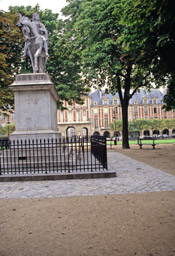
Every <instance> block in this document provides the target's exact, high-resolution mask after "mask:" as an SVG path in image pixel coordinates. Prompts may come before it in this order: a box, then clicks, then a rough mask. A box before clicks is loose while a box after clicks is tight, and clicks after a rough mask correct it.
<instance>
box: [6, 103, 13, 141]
mask: <svg viewBox="0 0 175 256" xmlns="http://www.w3.org/2000/svg"><path fill="white" fill-rule="evenodd" d="M11 108H12V107H11V106H10V105H9V104H7V105H6V109H7V111H8V112H10V109H11ZM9 114H10V113H8V119H7V120H8V121H7V124H8V138H9V134H10V127H9V124H10V121H9Z"/></svg>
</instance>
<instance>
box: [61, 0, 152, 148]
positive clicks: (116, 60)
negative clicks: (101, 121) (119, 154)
mask: <svg viewBox="0 0 175 256" xmlns="http://www.w3.org/2000/svg"><path fill="white" fill-rule="evenodd" d="M122 8H123V5H121V1H119V0H117V1H116V0H115V1H114V0H108V1H106V0H83V1H80V0H73V1H69V5H68V6H67V7H66V8H64V9H63V13H64V14H65V15H67V16H68V22H69V23H68V24H71V26H70V27H68V28H67V29H68V32H69V34H70V35H71V39H72V44H73V45H74V46H76V50H77V51H78V52H79V56H80V58H81V64H82V66H81V67H82V74H83V77H84V79H85V84H88V85H89V86H94V84H95V85H97V86H99V87H102V86H105V85H107V87H108V91H110V92H112V93H115V92H118V93H119V97H120V102H121V107H122V120H123V127H122V133H123V147H124V148H129V143H128V105H129V100H130V98H131V97H132V96H133V95H134V93H135V92H136V91H137V90H138V89H139V88H140V87H142V86H146V87H147V88H151V86H152V84H153V82H154V77H153V76H152V73H151V65H149V63H148V62H147V66H146V68H145V67H144V65H142V66H141V65H140V63H141V61H143V58H140V56H141V54H142V52H141V50H142V49H141V47H137V48H136V47H135V46H134V45H132V46H130V47H128V45H127V44H126V45H125V44H124V43H123V42H121V40H119V39H121V37H122V34H123V33H124V31H125V30H126V25H125V24H122V22H121V18H120V17H121V14H122V12H123V9H122ZM72 44H71V45H72Z"/></svg>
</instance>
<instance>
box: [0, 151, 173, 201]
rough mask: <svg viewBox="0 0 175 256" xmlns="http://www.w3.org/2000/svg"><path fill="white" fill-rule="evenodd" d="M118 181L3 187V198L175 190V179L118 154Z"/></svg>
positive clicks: (111, 161) (112, 163)
mask: <svg viewBox="0 0 175 256" xmlns="http://www.w3.org/2000/svg"><path fill="white" fill-rule="evenodd" d="M108 166H109V170H115V171H116V173H117V177H116V178H108V179H107V178H105V179H102V178H101V179H83V180H57V181H33V182H31V181H27V182H2V183H0V198H1V199H11V198H51V197H72V196H93V195H115V194H127V193H142V192H154V191H171V190H175V176H174V175H171V174H168V173H166V172H163V171H160V170H158V169H155V168H153V167H151V166H149V165H146V164H144V163H142V162H138V161H136V160H134V159H131V158H129V157H127V156H124V155H122V154H120V153H117V152H108Z"/></svg>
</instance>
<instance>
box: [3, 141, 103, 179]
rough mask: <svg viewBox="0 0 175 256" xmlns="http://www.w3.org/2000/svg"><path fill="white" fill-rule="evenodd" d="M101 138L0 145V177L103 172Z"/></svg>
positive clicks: (14, 142)
mask: <svg viewBox="0 0 175 256" xmlns="http://www.w3.org/2000/svg"><path fill="white" fill-rule="evenodd" d="M106 154H107V152H106V139H105V138H104V137H91V138H90V140H89V139H88V140H87V138H77V137H76V138H73V139H58V140H57V139H55V140H54V139H52V140H35V141H34V140H33V141H30V140H28V141H10V140H6V141H5V140H1V141H0V175H9V174H10V175H15V174H18V175H19V174H22V175H25V174H39V173H42V174H50V173H59V172H61V173H62V172H64V173H74V172H95V171H100V170H104V169H107V155H106Z"/></svg>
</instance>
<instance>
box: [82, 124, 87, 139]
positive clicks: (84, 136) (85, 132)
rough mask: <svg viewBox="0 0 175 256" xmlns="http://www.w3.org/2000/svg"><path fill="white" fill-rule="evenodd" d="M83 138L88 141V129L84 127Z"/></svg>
mask: <svg viewBox="0 0 175 256" xmlns="http://www.w3.org/2000/svg"><path fill="white" fill-rule="evenodd" d="M82 137H83V138H84V139H86V140H88V128H86V127H83V129H82Z"/></svg>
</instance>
